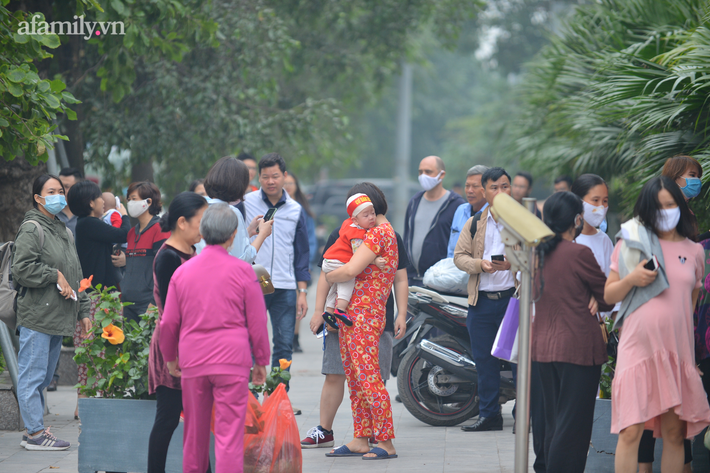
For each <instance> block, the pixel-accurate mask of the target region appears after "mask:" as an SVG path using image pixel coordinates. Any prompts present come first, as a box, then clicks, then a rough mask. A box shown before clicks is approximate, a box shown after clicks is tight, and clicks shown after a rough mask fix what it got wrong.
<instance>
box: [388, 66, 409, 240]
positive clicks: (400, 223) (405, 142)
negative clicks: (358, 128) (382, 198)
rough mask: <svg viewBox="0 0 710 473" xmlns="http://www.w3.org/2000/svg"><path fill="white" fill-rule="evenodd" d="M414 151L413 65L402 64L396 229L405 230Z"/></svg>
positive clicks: (395, 201) (393, 217) (393, 213)
mask: <svg viewBox="0 0 710 473" xmlns="http://www.w3.org/2000/svg"><path fill="white" fill-rule="evenodd" d="M411 152H412V66H411V65H410V64H407V63H403V64H402V75H401V77H400V78H399V106H398V108H397V147H396V156H395V162H394V176H393V179H392V180H393V182H394V212H391V215H390V217H391V218H390V221H391V222H392V224H393V225H394V228H395V230H397V231H399V232H400V233H402V232H404V213H405V212H406V210H407V204H408V202H409V167H410V166H409V163H410V160H411Z"/></svg>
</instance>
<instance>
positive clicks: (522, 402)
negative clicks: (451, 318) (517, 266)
mask: <svg viewBox="0 0 710 473" xmlns="http://www.w3.org/2000/svg"><path fill="white" fill-rule="evenodd" d="M536 202H537V201H536V199H532V198H525V199H523V205H525V208H527V209H528V210H529V211H530V212H532V213H533V214H534V213H535V206H536ZM523 253H524V254H525V256H526V258H525V260H527V261H524V264H525V267H523V268H521V271H520V273H521V276H522V277H521V284H520V322H519V328H518V379H517V394H516V400H517V404H516V414H515V473H527V471H528V442H529V435H530V434H529V432H530V324H531V316H532V287H533V274H534V271H535V248H534V247H533V246H532V245H529V244H527V243H525V244H524V245H523Z"/></svg>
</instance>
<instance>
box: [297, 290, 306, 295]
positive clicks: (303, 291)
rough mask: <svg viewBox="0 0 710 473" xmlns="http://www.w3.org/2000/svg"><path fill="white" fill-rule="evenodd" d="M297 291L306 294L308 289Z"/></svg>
mask: <svg viewBox="0 0 710 473" xmlns="http://www.w3.org/2000/svg"><path fill="white" fill-rule="evenodd" d="M298 292H302V293H304V294H308V289H299V290H298Z"/></svg>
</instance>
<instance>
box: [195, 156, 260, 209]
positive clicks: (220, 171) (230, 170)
mask: <svg viewBox="0 0 710 473" xmlns="http://www.w3.org/2000/svg"><path fill="white" fill-rule="evenodd" d="M247 186H249V168H247V165H246V164H244V163H243V162H241V161H238V160H237V159H236V158H234V157H232V156H225V157H223V158H220V159H219V160H218V161H217V162H216V163H214V165H213V166H212V168H210V170H209V172H208V173H207V177H206V178H205V191H206V192H207V195H208V196H210V197H212V198H213V199H219V200H221V201H223V202H234V201H237V200H241V199H243V198H244V193H245V192H246V190H247Z"/></svg>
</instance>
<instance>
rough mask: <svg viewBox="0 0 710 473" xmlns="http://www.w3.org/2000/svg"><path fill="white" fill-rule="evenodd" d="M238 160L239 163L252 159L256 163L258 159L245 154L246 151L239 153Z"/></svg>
mask: <svg viewBox="0 0 710 473" xmlns="http://www.w3.org/2000/svg"><path fill="white" fill-rule="evenodd" d="M237 159H238V160H239V161H246V160H247V159H251V160H252V161H254V162H255V163H256V158H255V157H254V156H252V155H251V154H249V153H245V152H244V151H242V152H241V153H239V154H238V155H237Z"/></svg>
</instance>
